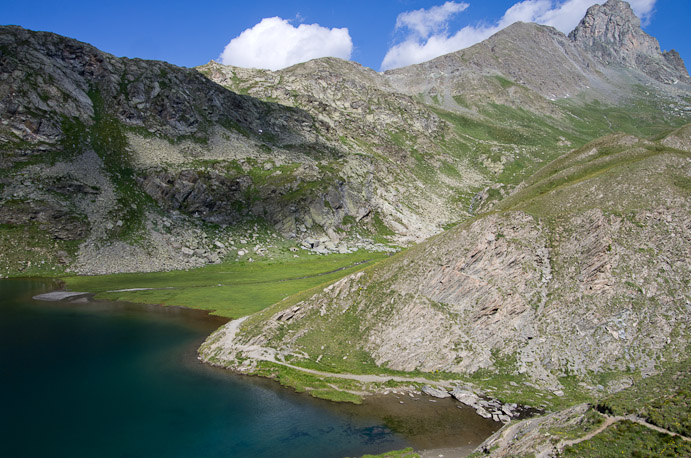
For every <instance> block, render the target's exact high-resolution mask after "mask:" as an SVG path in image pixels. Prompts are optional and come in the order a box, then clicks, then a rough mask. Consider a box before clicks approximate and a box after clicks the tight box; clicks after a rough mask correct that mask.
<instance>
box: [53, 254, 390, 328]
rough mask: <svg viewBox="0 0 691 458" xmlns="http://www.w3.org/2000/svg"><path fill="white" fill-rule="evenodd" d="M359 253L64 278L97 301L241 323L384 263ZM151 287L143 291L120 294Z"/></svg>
mask: <svg viewBox="0 0 691 458" xmlns="http://www.w3.org/2000/svg"><path fill="white" fill-rule="evenodd" d="M385 257H386V254H384V253H370V252H365V251H358V252H355V253H350V254H333V255H329V256H318V255H307V256H305V255H303V256H301V257H299V258H288V259H283V260H266V261H257V262H253V263H250V262H238V263H222V264H215V265H209V266H206V267H201V268H199V269H192V270H180V271H171V272H152V273H131V274H114V275H98V276H72V277H64V278H63V279H62V280H63V281H64V282H65V286H66V287H67V289H69V290H72V291H85V292H90V293H95V294H96V296H95V297H96V298H97V299H108V300H118V301H128V302H137V303H144V304H160V305H168V306H182V307H189V308H194V309H201V310H209V311H211V314H212V315H219V316H223V317H227V318H240V317H243V316H246V315H250V314H252V313H255V312H257V311H259V310H262V309H264V308H266V307H268V306H270V305H272V304H274V303H276V302H279V301H281V300H283V299H285V298H287V297H289V296H291V295H293V294H297V293H299V292H302V291H305V290H309V289H311V288H315V287H317V286H319V285H325V284H328V283H331V282H333V281H336V280H338V279H339V278H341V277H344V276H346V275H348V274H351V273H353V272H356V271H358V270H360V269H362V268H364V267H366V266H369V265H372V264H373V263H375V262H377V261H380V260H381V259H383V258H385ZM134 288H152V289H148V290H144V291H118V290H124V289H134Z"/></svg>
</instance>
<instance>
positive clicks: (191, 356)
mask: <svg viewBox="0 0 691 458" xmlns="http://www.w3.org/2000/svg"><path fill="white" fill-rule="evenodd" d="M51 280H52V279H51ZM60 293H62V294H60ZM42 296H43V297H42V298H41V299H42V300H44V301H50V302H52V303H55V304H64V305H67V306H71V305H90V306H92V307H93V306H94V305H98V304H101V305H106V306H107V307H112V306H113V304H118V305H119V306H121V307H123V308H126V309H138V310H142V311H145V312H151V311H154V312H155V313H161V312H164V311H165V312H172V313H174V314H176V315H184V316H186V317H187V318H188V319H189V318H191V319H192V320H193V321H196V320H199V319H202V321H205V322H208V321H210V322H212V323H214V324H217V325H218V327H219V329H220V328H221V327H223V325H224V324H226V323H228V321H229V320H228V319H227V318H224V317H219V316H215V315H211V312H210V311H208V310H200V309H194V308H191V307H184V306H167V305H155V304H142V303H136V302H127V301H117V302H112V301H107V300H100V299H96V298H94V294H92V293H86V292H69V291H65V290H64V289H63V290H55V291H52V292H49V293H44V294H43V295H42ZM35 299H36V298H35ZM231 321H233V320H231ZM235 321H242V320H235ZM207 339H208V337H207ZM205 340H206V339H204V340H202V341H201V342H200V343H199V344H198V345H197V346H196V347H195V348H194V349H192V348H190V349H188V350H187V351H186V352H185V353H186V354H185V355H184V357H183V360H184V361H183V364H202V365H204V366H207V367H209V368H214V369H218V370H220V371H223V372H225V373H230V374H233V375H235V376H237V375H244V376H248V378H250V379H263V380H266V381H267V382H268V384H267V386H271V387H272V389H281V391H283V390H287V391H290V392H292V393H294V394H295V395H298V396H300V398H301V400H302V402H310V403H311V402H316V403H317V404H322V403H323V404H324V405H329V404H333V406H330V407H336V406H337V407H338V408H339V409H340V408H341V407H343V406H342V405H340V404H342V403H339V402H336V401H334V400H329V399H326V400H323V399H315V398H312V397H310V396H309V395H308V393H299V392H297V391H296V390H295V389H294V388H292V387H286V386H281V385H280V384H279V385H278V386H276V383H277V380H276V379H275V378H271V377H263V376H261V375H258V374H243V373H242V372H238V371H236V370H233V369H231V368H227V367H223V366H220V365H214V364H213V363H211V362H209V361H204V360H203V359H202V358H201V357H200V356H198V355H199V347H200V345H202V344H203V343H204V341H205ZM334 375H337V374H334ZM252 383H253V384H254V383H257V380H253V381H252ZM259 383H260V385H264V383H262V382H259ZM360 394H361V395H362V396H363V404H362V405H358V406H353V407H355V408H361V409H363V410H372V411H378V412H398V415H399V416H400V415H405V416H408V417H411V419H412V420H413V421H415V419H414V417H415V416H416V413H418V414H419V412H417V410H419V409H418V406H425V409H423V410H425V412H427V410H428V409H427V407H428V406H433V407H434V408H435V409H437V410H440V411H441V410H444V411H445V415H446V414H449V413H456V412H459V413H460V412H463V414H462V416H463V417H464V419H467V418H468V417H469V416H472V417H477V418H476V420H477V419H478V418H479V417H478V416H477V415H476V414H475V411H474V410H473V409H471V408H469V407H467V406H464V405H462V404H461V403H459V402H457V401H455V400H451V399H437V398H434V397H431V396H428V395H425V394H424V393H421V392H420V391H419V388H418V387H416V386H415V385H410V386H407V387H406V386H398V387H396V388H386V389H381V390H372V391H367V392H361V393H360ZM324 401H326V403H324ZM425 404H427V405H425ZM411 405H415V406H416V407H415V408H414V409H413V410H412V412H411V407H410V406H411ZM454 409H455V410H454ZM345 410H350V409H349V408H347V409H345ZM401 412H405V414H402V413H401ZM424 416H429V412H427V413H425V414H424V415H423V417H424ZM479 419H480V420H484V419H481V418H479ZM500 426H501V424H496V423H494V422H487V423H484V424H483V427H482V428H481V429H482V431H483V432H482V433H480V434H479V435H475V434H471V435H469V436H468V437H470V442H471V445H468V443H467V442H468V441H467V440H466V439H467V437H466V436H464V437H463V438H462V439H459V437H458V435H457V434H456V433H450V432H446V433H445V432H440V433H438V434H437V437H436V440H434V439H433V442H434V443H432V442H430V441H429V440H428V439H427V438H429V437H430V433H431V432H430V431H425V434H424V436H425V438H422V437H418V438H417V439H416V441H415V442H416V443H414V444H413V445H414V448H415V450H416V452H417V453H419V454H421V456H423V457H428V456H429V457H433V456H434V457H436V456H438V455H439V454H443V455H444V456H445V457H456V456H457V457H463V456H466V455H468V454H469V453H470V452H472V450H473V449H474V448H475V447H477V446H478V445H480V444H481V443H482V441H483V440H484V439H486V438H487V437H489V436H490V435H491V434H492V433H494V432H496V431H497V430H498V429H499V427H500ZM411 433H412V432H411V431H407V435H410V434H411ZM404 436H406V434H404ZM432 437H434V434H432ZM461 442H463V443H461Z"/></svg>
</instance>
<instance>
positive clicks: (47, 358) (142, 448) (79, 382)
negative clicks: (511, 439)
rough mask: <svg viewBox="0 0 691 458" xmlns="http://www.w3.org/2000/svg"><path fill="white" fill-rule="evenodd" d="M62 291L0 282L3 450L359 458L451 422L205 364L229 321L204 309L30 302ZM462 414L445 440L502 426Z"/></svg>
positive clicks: (44, 283) (17, 453)
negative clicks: (213, 339)
mask: <svg viewBox="0 0 691 458" xmlns="http://www.w3.org/2000/svg"><path fill="white" fill-rule="evenodd" d="M52 289H54V285H53V284H52V283H51V282H50V281H48V280H0V456H3V457H70V458H78V457H104V458H105V457H123V458H124V457H146V458H151V457H167V458H176V457H238V458H239V457H276V456H281V457H286V458H289V457H301V458H306V457H343V456H360V455H362V454H364V453H381V452H383V451H387V450H392V449H398V448H403V447H406V446H408V445H411V444H412V445H419V444H420V440H422V443H423V445H428V444H426V443H425V439H426V438H427V439H431V440H432V441H434V440H435V439H434V437H432V436H430V435H428V434H427V433H425V428H424V426H422V425H424V424H430V425H432V426H433V427H434V423H439V424H440V425H441V424H443V425H445V427H448V423H449V419H448V418H447V417H448V412H446V411H449V409H446V410H444V409H438V410H435V411H434V412H435V413H434V415H433V417H434V418H433V419H432V420H430V421H427V420H422V421H421V420H420V419H419V418H418V419H417V423H419V424H418V425H417V426H412V427H411V424H412V425H415V422H413V423H410V422H409V421H407V420H406V419H407V418H411V419H413V420H415V419H414V418H413V416H412V415H411V411H410V407H409V410H408V411H392V410H390V408H394V409H395V408H396V407H395V406H392V405H391V404H392V402H391V400H389V401H383V402H384V404H385V405H384V407H382V405H376V403H375V405H373V406H370V407H369V408H368V407H362V406H340V405H336V404H334V403H329V402H325V401H318V400H313V399H311V398H309V397H307V396H305V395H299V394H296V393H293V392H292V391H290V390H287V389H284V388H282V387H280V386H279V385H278V384H276V383H275V382H272V381H268V380H263V379H258V378H253V377H242V376H237V375H233V374H231V373H229V372H228V371H225V370H221V369H217V368H212V367H208V366H206V365H203V364H200V363H198V362H197V361H196V357H195V349H196V348H197V347H198V346H199V344H200V343H201V342H202V341H203V340H204V338H205V337H206V336H207V335H208V334H210V332H212V331H213V330H214V329H215V328H217V327H218V326H219V325H220V324H222V322H220V321H218V320H215V319H212V318H210V317H208V316H206V315H205V314H202V313H196V312H194V311H189V310H181V309H174V308H163V307H145V306H135V305H131V304H130V305H128V304H118V303H100V302H99V303H93V302H91V303H85V304H64V303H46V302H37V301H33V300H32V299H31V296H33V295H35V294H38V293H41V292H45V291H50V290H52ZM379 402H382V401H379ZM387 402H388V404H387ZM394 402H395V404H396V406H397V405H398V403H399V401H394ZM408 404H410V403H408ZM387 406H388V407H387ZM402 407H403V406H401V408H402ZM425 407H427V406H425ZM443 412H446V414H444V413H443ZM458 412H459V410H458V409H455V411H454V412H452V413H453V414H454V415H455V416H454V419H455V420H453V421H456V422H457V423H458V425H455V426H453V428H454V429H453V431H451V432H450V433H448V432H446V433H442V434H441V436H440V437H439V438H438V440H439V441H441V442H445V441H446V442H448V439H449V437H453V438H454V439H455V443H457V442H458V441H459V440H461V441H462V443H463V444H465V443H466V440H468V441H472V442H474V443H475V442H478V441H480V440H482V438H483V437H486V436H487V435H489V433H491V430H493V429H494V427H493V425H490V424H486V423H482V424H481V425H479V426H478V425H473V424H472V422H473V421H474V420H473V418H471V417H468V416H466V417H463V418H462V417H458V416H457V413H458ZM425 415H428V414H425ZM445 415H446V417H445ZM430 418H432V417H430ZM478 418H479V417H478ZM453 421H452V422H453ZM387 424H389V425H392V426H387ZM391 428H394V429H397V430H398V431H401V432H402V433H405V434H406V435H405V436H404V435H403V434H400V433H397V432H394V431H393V430H392V429H391ZM411 428H412V429H417V431H412V430H411ZM459 428H460V429H459ZM442 429H443V428H442ZM461 430H462V431H461ZM459 431H460V433H463V434H466V435H468V434H469V436H468V437H465V436H463V437H462V438H461V439H459V437H458V436H457V434H460V433H459ZM416 438H417V439H418V442H417V443H416V442H415V440H416ZM411 441H412V442H411ZM431 445H433V446H434V445H436V444H431ZM442 445H448V444H446V443H444V444H442Z"/></svg>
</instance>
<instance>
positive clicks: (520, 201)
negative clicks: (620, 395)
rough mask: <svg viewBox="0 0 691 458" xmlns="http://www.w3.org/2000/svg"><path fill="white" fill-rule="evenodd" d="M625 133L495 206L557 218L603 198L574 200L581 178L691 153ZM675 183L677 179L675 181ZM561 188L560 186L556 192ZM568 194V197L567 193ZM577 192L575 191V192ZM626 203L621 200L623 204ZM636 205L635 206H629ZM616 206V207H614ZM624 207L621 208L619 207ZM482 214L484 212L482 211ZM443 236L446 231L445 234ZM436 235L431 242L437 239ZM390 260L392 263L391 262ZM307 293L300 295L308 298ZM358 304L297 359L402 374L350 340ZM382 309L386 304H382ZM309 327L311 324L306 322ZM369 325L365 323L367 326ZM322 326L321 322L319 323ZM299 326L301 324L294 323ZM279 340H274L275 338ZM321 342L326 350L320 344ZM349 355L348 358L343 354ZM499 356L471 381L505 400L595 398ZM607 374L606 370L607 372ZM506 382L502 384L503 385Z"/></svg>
mask: <svg viewBox="0 0 691 458" xmlns="http://www.w3.org/2000/svg"><path fill="white" fill-rule="evenodd" d="M621 139H625V137H624V136H622V135H615V136H612V137H608V138H605V139H602V140H598V141H596V142H594V143H592V144H589V145H587V146H586V147H583V148H581V149H578V150H575V151H574V152H572V153H570V154H567V155H565V156H563V157H562V158H560V159H558V160H556V161H554V162H553V163H551V164H549V165H547V166H546V167H545V168H543V169H542V170H541V171H540V172H538V173H537V174H536V175H535V177H534V178H533V179H531V180H530V181H529V182H528V183H527V186H525V187H524V188H523V189H522V190H521V191H519V192H518V193H517V194H515V195H514V196H512V197H511V198H509V199H507V200H506V202H501V203H500V204H498V205H497V207H496V208H495V211H502V210H508V209H514V208H520V209H522V210H524V211H527V212H529V213H531V214H534V215H535V216H537V217H538V218H545V220H546V223H548V224H549V220H550V219H551V218H554V217H555V215H556V214H558V213H559V212H560V211H563V210H565V209H567V210H568V211H574V212H579V211H583V210H584V206H585V207H587V206H598V205H600V204H601V202H599V201H598V200H597V199H595V201H593V200H592V199H591V198H590V197H589V198H579V199H576V201H575V202H573V201H572V200H571V199H570V198H568V195H569V192H568V190H569V189H571V191H572V192H576V193H577V195H580V194H579V193H578V192H579V191H578V189H576V188H572V187H575V186H577V185H580V184H582V183H583V182H585V181H588V180H596V181H597V182H598V183H599V182H600V181H602V180H605V181H607V182H609V181H610V180H611V179H612V177H613V176H614V175H617V176H618V175H622V176H630V174H631V171H632V167H634V168H636V167H645V168H644V169H643V170H647V165H646V162H645V160H647V159H650V158H655V157H663V156H666V155H674V156H681V157H689V154H688V153H684V152H681V151H678V150H673V149H669V148H665V147H660V145H659V144H657V143H649V142H641V143H639V144H637V145H634V146H635V147H634V148H631V147H629V146H622V145H621V144H620V143H619V141H620V140H621ZM593 146H597V147H598V151H599V153H598V154H596V155H589V156H585V157H584V154H583V153H585V152H588V151H589V150H590V149H591V148H592V147H593ZM651 179H653V181H651V183H652V184H651V186H652V187H653V188H657V187H658V185H659V186H663V185H664V186H665V187H668V186H669V183H662V182H660V183H658V182H657V181H656V180H662V181H665V182H666V181H669V180H672V181H674V180H675V178H674V176H672V175H668V176H657V175H655V176H654V177H653V178H651ZM675 186H676V185H675ZM555 191H556V192H555ZM565 195H566V197H565ZM571 197H573V196H571ZM609 197H611V198H612V200H611V201H616V202H614V205H613V208H608V206H607V205H605V206H604V207H603V210H604V211H615V210H618V211H622V209H623V211H635V210H636V209H638V208H640V205H643V206H645V204H646V201H645V199H643V198H642V197H643V196H639V195H633V196H621V199H619V198H618V197H617V196H615V195H611V196H609ZM619 204H621V205H619ZM630 205H632V206H630ZM615 207H616V208H615ZM619 207H621V208H619ZM480 217H481V216H480ZM438 237H443V234H442V235H441V236H438ZM438 237H435V238H433V239H432V240H430V242H429V243H435V242H434V239H436V238H438ZM416 252H417V248H415V247H414V248H412V249H411V250H409V251H408V252H407V253H406V254H402V255H398V256H394V257H391V258H389V259H387V260H385V261H384V262H382V263H379V264H377V265H376V266H372V267H371V268H368V269H366V271H365V272H366V274H367V276H376V275H377V272H378V271H381V270H386V269H387V268H388V267H390V266H391V263H394V264H396V263H398V262H399V261H400V259H401V256H403V257H405V258H414V257H415V253H416ZM387 266H388V267H387ZM376 286H377V287H376V288H369V291H368V296H367V302H370V303H384V302H383V298H382V297H381V296H382V295H383V296H386V291H387V285H383V284H378V283H377V284H376ZM305 298H306V295H304V296H303V297H301V299H305ZM295 303H296V300H292V298H291V300H289V301H286V302H282V303H278V304H275V305H274V306H272V307H270V308H267V309H265V310H264V311H262V312H261V313H258V314H256V315H254V316H252V317H251V318H250V320H248V322H247V323H246V326H244V329H245V330H246V333H247V334H254V333H258V332H262V331H261V330H262V321H263V320H266V319H268V318H269V317H270V316H272V315H273V314H275V313H276V312H278V311H279V310H280V309H283V308H287V307H289V306H291V305H293V304H295ZM355 309H356V308H354V307H353V308H350V309H348V310H347V311H345V312H344V313H341V314H338V315H337V316H331V317H329V326H328V330H325V331H326V332H320V333H307V334H304V335H303V337H301V339H300V345H301V346H302V347H303V348H302V350H304V351H306V352H307V353H309V354H314V355H319V354H322V353H323V357H322V358H320V361H319V363H316V362H315V361H308V360H295V361H293V364H296V365H301V366H304V367H308V368H312V369H318V370H322V371H326V372H350V373H379V374H382V373H392V374H393V373H396V374H399V375H403V373H400V372H398V371H390V370H387V369H385V368H382V367H379V366H376V365H375V364H374V362H373V361H372V359H371V357H370V355H369V354H368V353H366V352H362V351H357V349H356V347H357V346H356V345H351V342H352V341H358V338H359V337H358V336H361V335H363V333H365V332H366V331H367V327H366V325H365V324H363V321H362V319H361V318H362V317H359V316H358V313H357V311H356V310H355ZM381 310H383V308H382V309H381ZM300 326H305V327H306V328H309V327H310V325H309V324H304V323H303V324H301V325H300ZM363 326H364V327H363ZM317 328H319V326H317ZM292 329H293V331H294V332H297V331H298V330H299V328H292ZM279 337H280V336H279ZM274 343H275V342H274ZM320 348H322V349H323V350H320ZM344 356H347V359H346V358H344ZM500 362H501V361H499V362H498V364H497V368H499V369H506V371H504V372H502V373H486V371H480V372H478V373H477V374H475V376H473V377H471V380H470V381H472V382H474V383H476V384H478V385H480V386H484V387H490V386H493V387H499V388H498V389H497V388H495V389H494V390H492V391H494V393H493V395H494V396H496V397H498V398H500V399H502V400H503V401H506V402H518V403H525V404H528V405H540V404H543V405H546V406H547V407H548V408H550V409H560V408H563V407H566V406H569V405H573V404H576V403H581V402H588V401H594V399H593V398H592V397H591V396H590V395H589V393H586V392H585V391H584V390H582V389H581V388H580V387H579V386H578V385H577V382H578V380H576V379H575V378H573V379H570V378H564V379H562V382H563V384H564V387H565V389H564V391H565V392H566V396H563V397H557V396H553V395H552V394H551V393H543V392H540V390H535V389H531V388H530V387H528V386H525V387H524V386H522V391H520V392H519V390H517V389H515V388H512V387H511V386H510V384H509V382H510V381H513V382H517V383H519V385H522V383H521V382H523V381H524V380H523V378H522V376H520V375H515V374H514V375H511V372H512V368H511V367H504V366H511V364H510V361H508V362H507V364H505V365H502V364H499V363H500ZM407 375H419V374H417V373H414V372H413V373H407ZM607 375H608V374H604V375H603V377H606V376H607ZM424 376H426V377H428V378H438V379H446V378H454V379H457V378H458V375H457V374H442V373H437V374H424ZM502 387H503V388H502Z"/></svg>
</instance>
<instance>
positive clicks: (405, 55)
mask: <svg viewBox="0 0 691 458" xmlns="http://www.w3.org/2000/svg"><path fill="white" fill-rule="evenodd" d="M604 2H605V0H597V1H596V0H562V1H557V0H524V1H521V2H518V3H515V4H514V5H513V6H511V7H510V8H509V9H508V10H506V12H505V13H504V15H503V16H502V17H501V19H499V20H498V21H495V22H493V23H489V24H478V25H467V26H465V27H463V28H462V29H460V30H458V31H457V32H455V33H454V34H449V33H448V28H447V26H448V22H449V19H450V18H451V16H452V15H453V14H456V13H459V12H461V11H464V10H465V9H466V8H467V7H468V5H467V4H465V3H462V4H458V3H453V2H446V3H445V4H444V5H441V6H435V7H432V8H430V9H429V10H417V11H409V12H405V13H401V14H400V15H399V16H398V19H397V20H396V28H397V29H398V28H400V27H401V25H400V24H403V25H404V26H405V27H407V28H408V29H409V30H410V33H409V34H408V36H407V37H406V38H405V39H404V40H403V41H402V42H400V43H398V44H396V45H394V46H392V47H391V48H389V50H388V52H387V53H386V56H384V60H383V61H382V64H381V68H382V70H388V69H391V68H398V67H404V66H406V65H412V64H417V63H420V62H424V61H427V60H430V59H434V58H435V57H438V56H441V55H443V54H448V53H450V52H454V51H457V50H459V49H463V48H467V47H469V46H472V45H474V44H475V43H479V42H480V41H482V40H485V39H487V38H489V37H490V36H492V35H494V34H495V33H497V32H499V31H500V30H501V29H503V28H505V27H508V26H509V25H511V24H513V23H514V22H517V21H523V22H537V23H538V24H544V25H549V26H552V27H555V28H557V29H559V30H561V31H562V32H564V33H569V32H570V31H571V30H573V29H574V28H575V27H576V26H577V25H578V23H579V22H580V20H581V19H582V18H583V16H585V13H586V11H587V10H588V8H589V7H591V6H592V5H594V4H596V3H599V4H602V3H604ZM655 2H656V0H629V4H630V5H631V8H632V9H633V11H634V12H635V13H636V15H638V17H640V18H641V20H642V21H643V23H644V24H645V23H646V22H647V21H649V20H650V16H651V15H652V13H653V8H654V7H655ZM450 3H451V4H453V5H459V6H460V5H463V8H462V9H459V10H458V11H453V12H451V13H447V14H446V15H444V14H443V11H436V10H437V9H443V8H444V7H446V5H448V4H450ZM447 8H448V7H447ZM433 11H434V13H433ZM445 11H448V10H445ZM411 15H415V16H411ZM410 17H413V18H421V17H428V18H430V17H431V18H432V19H427V21H425V20H423V19H418V20H414V19H413V20H411V19H409V18H410ZM401 18H403V19H401ZM404 21H406V22H404ZM409 23H410V24H412V25H408V24H409ZM422 32H426V33H422Z"/></svg>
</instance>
